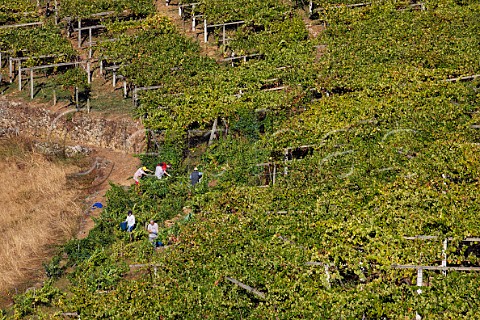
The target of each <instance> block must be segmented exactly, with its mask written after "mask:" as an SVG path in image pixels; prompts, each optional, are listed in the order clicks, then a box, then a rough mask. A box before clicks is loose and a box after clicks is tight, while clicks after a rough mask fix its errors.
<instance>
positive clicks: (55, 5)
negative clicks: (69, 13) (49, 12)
mask: <svg viewBox="0 0 480 320" xmlns="http://www.w3.org/2000/svg"><path fill="white" fill-rule="evenodd" d="M53 5H54V9H55V24H58V2H57V0H54V2H53Z"/></svg>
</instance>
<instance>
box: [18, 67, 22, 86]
mask: <svg viewBox="0 0 480 320" xmlns="http://www.w3.org/2000/svg"><path fill="white" fill-rule="evenodd" d="M18 90H19V91H22V62H21V61H18Z"/></svg>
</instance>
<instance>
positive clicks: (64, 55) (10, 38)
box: [0, 25, 76, 62]
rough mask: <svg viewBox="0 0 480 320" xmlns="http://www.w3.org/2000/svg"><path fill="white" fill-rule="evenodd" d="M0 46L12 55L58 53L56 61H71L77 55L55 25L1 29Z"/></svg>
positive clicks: (36, 55)
mask: <svg viewBox="0 0 480 320" xmlns="http://www.w3.org/2000/svg"><path fill="white" fill-rule="evenodd" d="M0 47H1V49H2V50H3V51H8V52H9V53H10V54H11V56H12V57H19V56H20V57H21V56H34V57H38V56H44V55H58V58H57V59H56V62H64V61H70V59H71V58H72V57H74V56H75V55H76V53H75V51H74V50H73V48H72V45H71V43H70V42H69V41H68V40H67V39H65V38H64V37H62V35H61V33H60V29H59V28H58V27H57V26H55V25H46V26H44V27H38V28H16V29H3V30H0Z"/></svg>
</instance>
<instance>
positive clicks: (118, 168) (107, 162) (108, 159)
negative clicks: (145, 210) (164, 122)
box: [77, 147, 141, 239]
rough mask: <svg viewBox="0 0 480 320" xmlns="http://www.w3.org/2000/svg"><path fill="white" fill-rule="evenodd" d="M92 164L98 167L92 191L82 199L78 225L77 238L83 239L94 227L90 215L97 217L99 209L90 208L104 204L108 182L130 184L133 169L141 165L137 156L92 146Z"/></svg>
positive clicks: (108, 187)
mask: <svg viewBox="0 0 480 320" xmlns="http://www.w3.org/2000/svg"><path fill="white" fill-rule="evenodd" d="M90 157H91V161H92V166H95V165H96V166H98V167H100V168H99V170H96V178H95V180H94V181H93V182H92V185H93V186H95V187H94V188H93V190H94V192H93V193H91V194H89V195H88V196H87V197H86V198H85V201H84V203H85V204H84V213H83V218H82V221H81V223H80V226H79V231H78V234H77V238H79V239H83V238H85V237H86V236H87V235H88V232H89V231H90V230H91V229H92V228H93V227H94V225H95V223H94V221H93V219H92V217H98V216H99V215H100V212H101V211H100V210H98V209H94V210H90V208H91V206H92V205H93V204H94V203H96V202H100V203H102V205H105V204H106V197H105V194H106V192H107V191H108V189H110V182H113V183H114V184H117V185H121V186H130V185H131V184H132V182H133V180H132V179H131V177H132V175H133V173H134V172H135V170H136V169H137V168H138V167H139V166H140V165H141V163H140V160H139V159H138V158H135V157H133V155H132V154H128V153H124V152H121V151H113V150H109V149H105V148H98V147H94V151H93V152H92V154H91V156H90Z"/></svg>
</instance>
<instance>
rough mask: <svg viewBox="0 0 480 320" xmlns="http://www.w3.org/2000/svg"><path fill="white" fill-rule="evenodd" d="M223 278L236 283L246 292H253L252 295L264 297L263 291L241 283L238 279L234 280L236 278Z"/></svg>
mask: <svg viewBox="0 0 480 320" xmlns="http://www.w3.org/2000/svg"><path fill="white" fill-rule="evenodd" d="M225 279H227V280H228V281H230V282H232V283H234V284H236V285H237V286H239V287H241V288H243V289H245V290H247V291H248V292H251V293H253V294H254V295H256V296H259V297H260V298H262V299H265V293H263V292H261V291H258V290H257V289H255V288H252V287H250V286H248V285H246V284H244V283H241V282H240V281H238V280H236V279H233V278H230V277H225Z"/></svg>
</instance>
